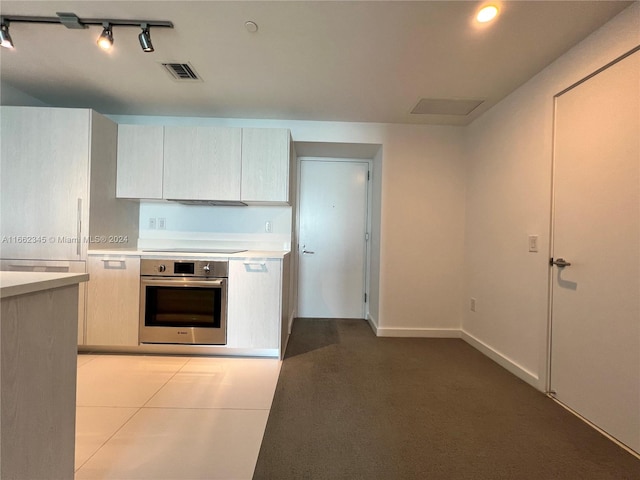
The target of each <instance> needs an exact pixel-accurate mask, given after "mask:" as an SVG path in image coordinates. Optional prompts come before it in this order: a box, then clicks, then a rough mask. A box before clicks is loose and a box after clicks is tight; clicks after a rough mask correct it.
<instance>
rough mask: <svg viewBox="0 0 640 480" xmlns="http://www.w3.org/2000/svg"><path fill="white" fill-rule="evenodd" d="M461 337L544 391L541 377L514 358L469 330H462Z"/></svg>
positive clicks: (537, 388)
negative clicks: (505, 354) (510, 357)
mask: <svg viewBox="0 0 640 480" xmlns="http://www.w3.org/2000/svg"><path fill="white" fill-rule="evenodd" d="M460 338H462V339H463V340H464V341H465V342H467V343H468V344H469V345H471V346H472V347H473V348H475V349H476V350H479V351H480V352H481V353H483V354H484V355H486V356H487V357H489V358H490V359H491V360H493V361H494V362H496V363H497V364H498V365H500V366H501V367H503V368H505V369H506V370H508V371H509V372H511V373H513V374H514V375H515V376H516V377H518V378H519V379H521V380H524V381H525V382H527V383H528V384H529V385H531V386H532V387H534V388H535V389H536V390H540V391H544V387H543V386H540V379H539V378H538V376H537V375H535V374H534V373H533V372H530V371H529V370H527V369H526V368H524V367H522V366H521V365H518V364H517V363H516V362H514V361H513V360H511V359H509V358H508V357H506V356H504V355H503V354H501V353H500V352H498V351H497V350H495V349H494V348H492V347H490V346H489V345H487V344H486V343H484V342H483V341H481V340H478V339H477V338H476V337H474V336H473V335H471V334H470V333H468V332H465V331H464V330H460Z"/></svg>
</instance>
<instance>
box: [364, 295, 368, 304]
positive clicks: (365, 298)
mask: <svg viewBox="0 0 640 480" xmlns="http://www.w3.org/2000/svg"><path fill="white" fill-rule="evenodd" d="M364 303H367V294H366V293H365V294H364Z"/></svg>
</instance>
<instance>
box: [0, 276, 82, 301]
mask: <svg viewBox="0 0 640 480" xmlns="http://www.w3.org/2000/svg"><path fill="white" fill-rule="evenodd" d="M88 280H89V274H88V273H58V272H0V298H7V297H15V296H17V295H24V294H25V293H33V292H40V291H42V290H49V289H52V288H58V287H66V286H68V285H74V284H77V283H80V282H86V281H88Z"/></svg>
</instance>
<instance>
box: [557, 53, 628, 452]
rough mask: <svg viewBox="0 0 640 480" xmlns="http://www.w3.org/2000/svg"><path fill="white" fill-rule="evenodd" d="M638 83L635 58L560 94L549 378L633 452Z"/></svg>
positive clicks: (568, 401) (566, 398)
mask: <svg viewBox="0 0 640 480" xmlns="http://www.w3.org/2000/svg"><path fill="white" fill-rule="evenodd" d="M639 86H640V52H636V53H633V54H631V55H629V56H627V57H625V58H623V59H622V60H620V61H618V62H616V63H614V64H613V65H610V66H608V67H607V68H605V69H603V70H602V71H600V72H599V73H597V74H596V75H594V76H592V77H591V78H588V79H587V80H585V81H584V82H583V83H580V84H579V85H577V86H575V87H574V88H572V89H570V90H568V91H566V92H565V93H563V94H560V95H559V96H558V97H557V98H556V118H555V145H554V217H553V253H552V256H553V260H554V261H555V265H554V266H553V267H552V316H551V322H552V323H551V377H550V387H551V391H552V393H553V392H555V396H556V398H557V399H558V400H559V401H561V402H562V403H564V404H566V405H567V406H568V407H570V408H571V409H573V410H574V411H576V412H577V413H579V414H580V415H582V416H584V417H585V418H587V419H588V420H590V421H591V422H592V423H594V424H595V425H597V426H598V427H600V428H601V429H603V430H604V431H606V432H607V433H609V434H610V435H612V436H613V437H615V438H617V439H618V440H620V441H621V442H622V443H624V444H626V445H628V446H629V447H631V448H632V449H634V450H635V451H640V299H639V298H640V282H639V279H640V234H639V232H640V229H639V224H640V175H639V172H640V140H639V139H640V98H639V97H640V88H639ZM563 261H564V262H563Z"/></svg>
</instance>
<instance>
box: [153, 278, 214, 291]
mask: <svg viewBox="0 0 640 480" xmlns="http://www.w3.org/2000/svg"><path fill="white" fill-rule="evenodd" d="M141 283H142V285H155V286H159V287H177V288H179V287H203V288H218V287H223V286H224V284H225V283H226V278H216V279H212V280H187V279H185V280H182V279H179V280H167V278H166V277H143V278H142V280H141Z"/></svg>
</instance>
